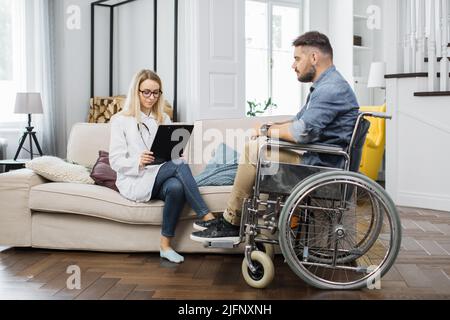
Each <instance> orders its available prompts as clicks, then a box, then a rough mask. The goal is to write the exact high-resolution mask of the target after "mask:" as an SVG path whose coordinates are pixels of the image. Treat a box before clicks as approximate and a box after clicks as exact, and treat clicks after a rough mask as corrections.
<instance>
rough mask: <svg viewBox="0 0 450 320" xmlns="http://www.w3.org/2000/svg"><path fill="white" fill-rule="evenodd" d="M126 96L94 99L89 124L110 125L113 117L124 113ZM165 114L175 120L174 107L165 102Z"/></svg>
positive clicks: (91, 104) (91, 102)
mask: <svg viewBox="0 0 450 320" xmlns="http://www.w3.org/2000/svg"><path fill="white" fill-rule="evenodd" d="M125 99H126V96H114V97H94V98H91V100H90V109H89V118H88V122H89V123H108V122H109V121H110V120H111V117H112V116H113V115H115V114H116V113H118V112H120V111H122V108H123V106H124V104H125ZM165 103H166V104H165V107H164V112H165V113H167V114H168V115H169V117H170V119H171V120H173V109H172V106H171V105H170V104H169V103H168V102H167V100H166V101H165Z"/></svg>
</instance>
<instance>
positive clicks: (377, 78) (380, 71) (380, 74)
mask: <svg viewBox="0 0 450 320" xmlns="http://www.w3.org/2000/svg"><path fill="white" fill-rule="evenodd" d="M385 73H386V64H385V63H384V62H372V64H371V65H370V71H369V80H368V81H367V87H368V88H381V89H386V79H384V75H385Z"/></svg>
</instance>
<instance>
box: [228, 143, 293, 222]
mask: <svg viewBox="0 0 450 320" xmlns="http://www.w3.org/2000/svg"><path fill="white" fill-rule="evenodd" d="M265 140H266V138H265V137H259V138H258V139H255V140H251V141H250V142H248V143H246V144H245V150H244V152H243V153H241V157H240V160H239V166H238V170H237V173H236V178H235V180H234V184H233V189H232V191H231V195H230V197H229V198H228V203H227V209H226V210H225V212H224V213H223V217H224V218H225V220H226V221H228V222H229V223H231V224H234V225H239V224H240V222H241V209H242V204H243V202H244V199H246V198H249V197H250V195H251V194H252V191H253V190H252V189H253V186H254V184H255V179H256V163H257V159H258V151H259V148H260V146H261V144H262V143H263V142H264V141H265ZM266 159H269V160H271V161H276V162H285V163H300V160H301V156H300V155H299V154H297V153H295V152H293V151H288V150H280V151H279V150H278V149H276V150H275V149H274V150H267V152H266Z"/></svg>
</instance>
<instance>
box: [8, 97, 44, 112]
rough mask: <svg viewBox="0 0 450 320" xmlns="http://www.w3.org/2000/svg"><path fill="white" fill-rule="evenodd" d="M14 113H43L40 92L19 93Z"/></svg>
mask: <svg viewBox="0 0 450 320" xmlns="http://www.w3.org/2000/svg"><path fill="white" fill-rule="evenodd" d="M14 113H25V114H32V113H43V109H42V100H41V94H40V93H38V92H18V93H17V95H16V106H15V108H14Z"/></svg>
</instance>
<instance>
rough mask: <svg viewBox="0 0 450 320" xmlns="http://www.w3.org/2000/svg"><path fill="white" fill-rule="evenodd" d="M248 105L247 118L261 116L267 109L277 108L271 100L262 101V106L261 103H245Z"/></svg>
mask: <svg viewBox="0 0 450 320" xmlns="http://www.w3.org/2000/svg"><path fill="white" fill-rule="evenodd" d="M247 104H248V111H247V116H248V117H256V116H258V114H263V113H265V112H266V111H267V109H269V108H271V109H275V108H276V107H277V104H276V103H273V102H272V98H269V99H267V100H266V101H264V103H263V104H261V102H256V101H247Z"/></svg>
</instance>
